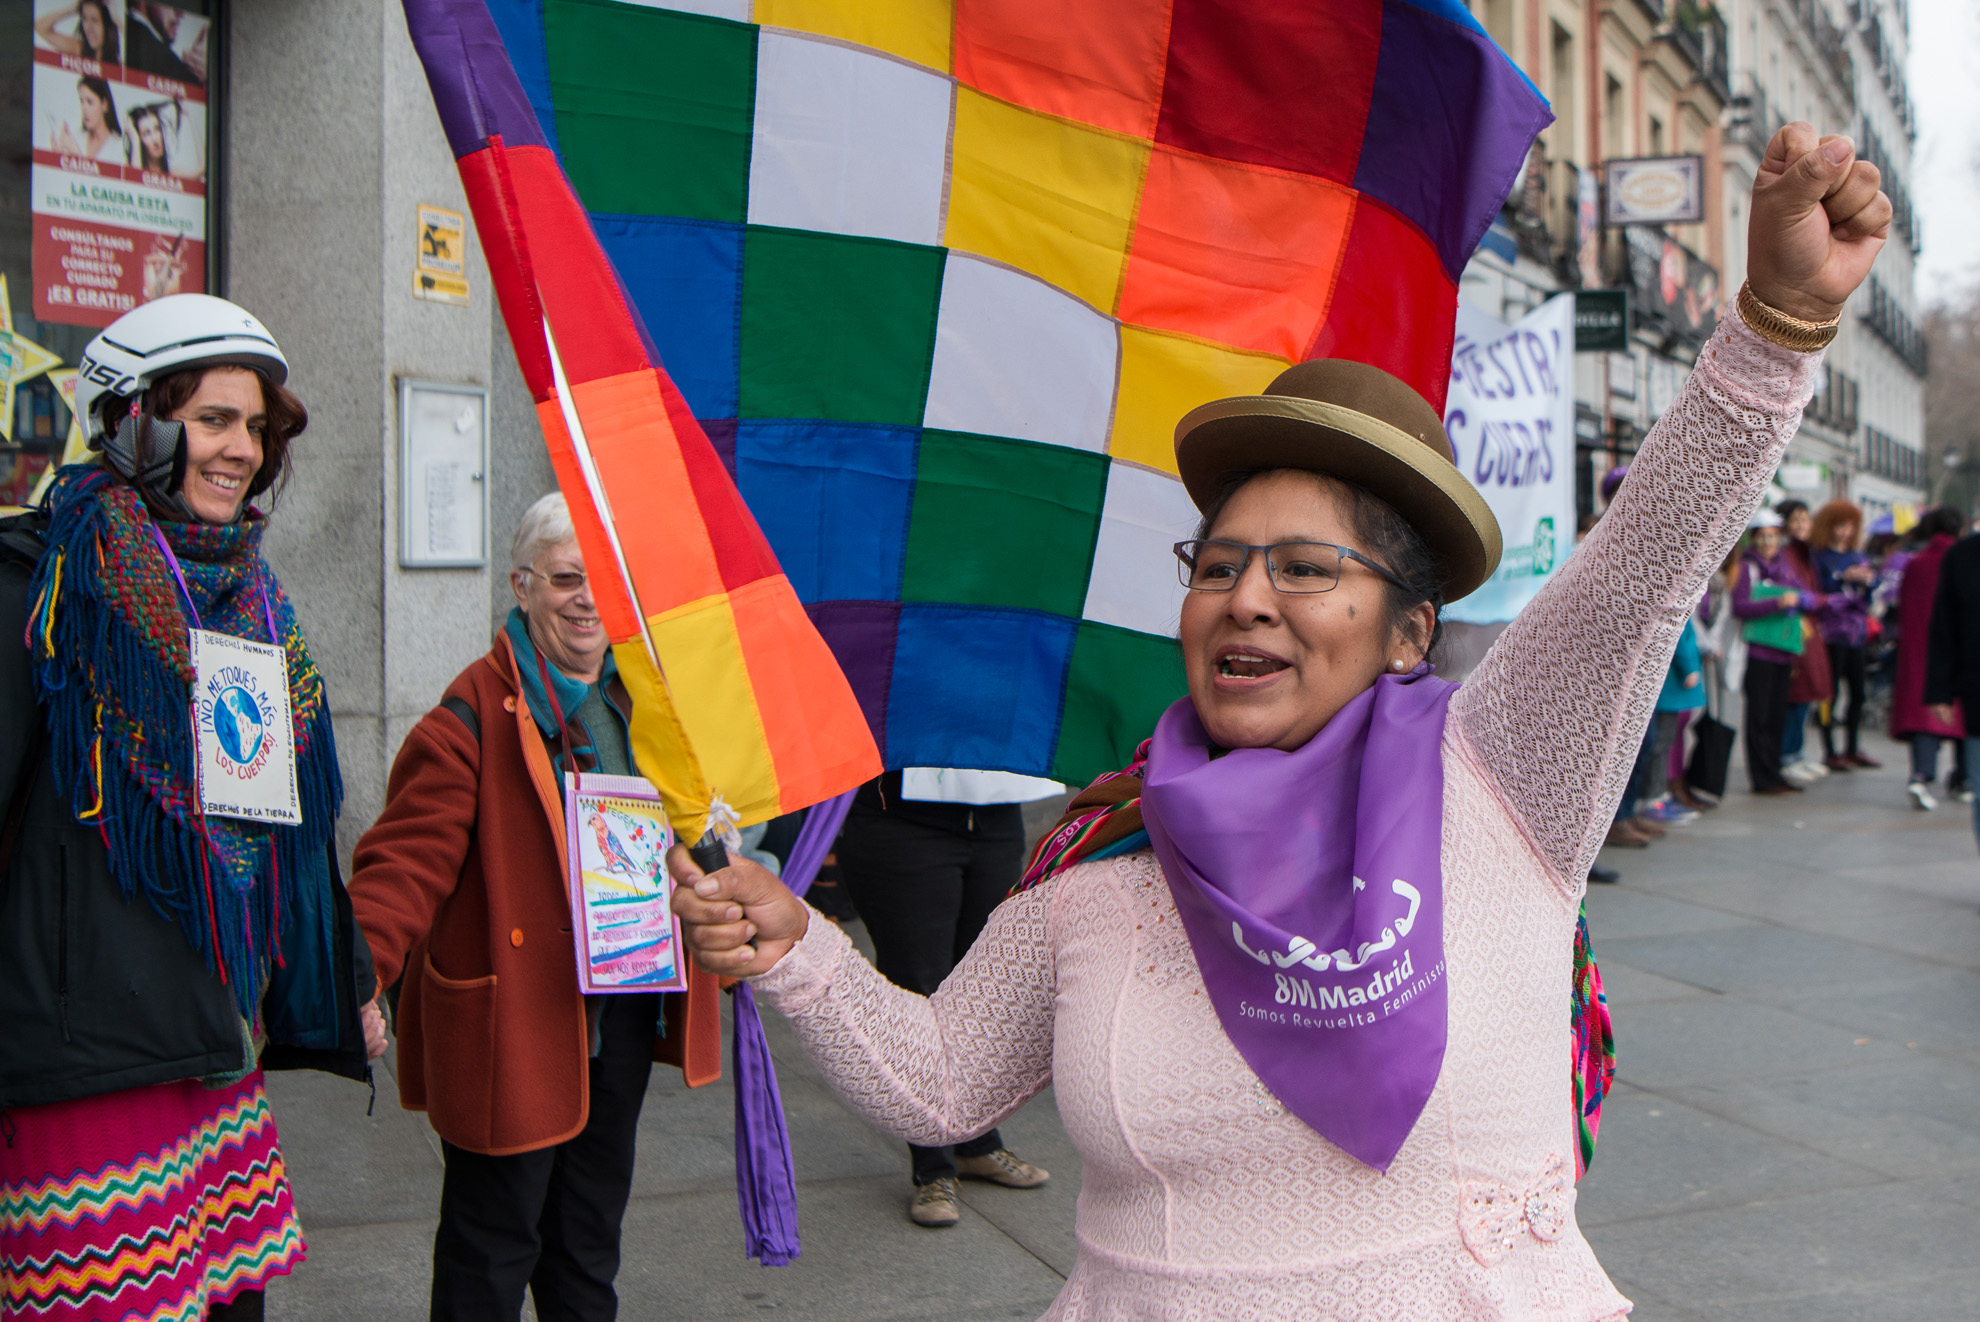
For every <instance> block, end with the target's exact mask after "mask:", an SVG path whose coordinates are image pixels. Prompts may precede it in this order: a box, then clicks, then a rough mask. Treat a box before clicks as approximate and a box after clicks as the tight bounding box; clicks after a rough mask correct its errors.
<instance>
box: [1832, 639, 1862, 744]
mask: <svg viewBox="0 0 1980 1322" xmlns="http://www.w3.org/2000/svg"><path fill="white" fill-rule="evenodd" d="M1829 669H1830V670H1833V671H1834V672H1835V675H1836V694H1835V697H1834V698H1833V699H1832V700H1831V701H1830V703H1829V715H1828V717H1827V719H1825V720H1824V721H1822V752H1823V753H1824V754H1825V755H1826V756H1828V757H1834V756H1835V755H1836V736H1835V732H1834V731H1835V726H1836V723H1837V720H1838V717H1839V716H1840V719H1841V723H1842V727H1843V730H1844V733H1845V734H1846V735H1847V737H1848V739H1849V743H1848V745H1847V746H1846V747H1845V748H1844V750H1843V751H1844V752H1847V753H1854V752H1856V751H1857V745H1856V735H1857V730H1858V729H1859V728H1860V727H1861V726H1862V724H1863V687H1864V667H1863V649H1862V648H1860V647H1851V646H1850V645H1849V644H1848V643H1830V644H1829ZM1845 688H1847V689H1848V690H1849V711H1848V713H1847V714H1841V713H1838V711H1837V710H1836V709H1837V708H1838V707H1840V706H1841V705H1842V695H1843V690H1844V689H1845Z"/></svg>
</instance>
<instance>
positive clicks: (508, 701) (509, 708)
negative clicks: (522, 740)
mask: <svg viewBox="0 0 1980 1322" xmlns="http://www.w3.org/2000/svg"><path fill="white" fill-rule="evenodd" d="M502 710H503V711H505V712H508V713H509V714H510V715H512V716H513V715H514V714H515V711H516V700H515V699H514V698H513V697H508V698H504V699H502Z"/></svg>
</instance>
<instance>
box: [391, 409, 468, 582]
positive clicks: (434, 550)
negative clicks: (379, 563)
mask: <svg viewBox="0 0 1980 1322" xmlns="http://www.w3.org/2000/svg"><path fill="white" fill-rule="evenodd" d="M487 563H488V392H487V390H485V389H483V388H482V387H480V386H454V385H445V384H442V383H440V382H436V381H400V382H399V564H400V566H401V567H402V568H406V569H479V568H481V567H482V566H483V565H485V564H487Z"/></svg>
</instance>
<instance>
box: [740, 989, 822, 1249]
mask: <svg viewBox="0 0 1980 1322" xmlns="http://www.w3.org/2000/svg"><path fill="white" fill-rule="evenodd" d="M729 1012H730V1014H731V1015H732V1016H733V1023H734V1037H733V1040H732V1048H731V1049H732V1051H733V1053H734V1055H735V1066H736V1084H735V1087H736V1202H737V1204H738V1206H739V1208H740V1210H741V1212H742V1223H743V1253H744V1254H745V1255H746V1256H748V1257H752V1258H755V1259H756V1260H757V1261H758V1262H761V1263H762V1264H763V1265H764V1266H766V1267H788V1266H789V1265H790V1264H791V1260H792V1259H794V1258H796V1257H797V1256H798V1255H799V1254H800V1253H802V1252H803V1251H804V1250H803V1249H802V1248H801V1247H800V1246H799V1244H798V1228H797V1174H796V1172H795V1171H794V1170H793V1168H792V1158H791V1131H790V1128H789V1127H788V1126H787V1125H786V1124H785V1123H784V1096H783V1094H782V1093H781V1092H779V1091H778V1090H777V1068H776V1066H775V1065H774V1064H772V1063H771V1060H770V1043H769V1042H768V1041H767V1040H765V1038H764V1036H763V1020H762V1019H761V1018H760V1017H758V1015H757V1013H756V994H755V993H754V992H752V991H751V990H750V989H749V984H748V983H746V982H739V983H737V984H736V995H735V1001H734V1003H733V1004H732V1005H731V1006H730V1007H729Z"/></svg>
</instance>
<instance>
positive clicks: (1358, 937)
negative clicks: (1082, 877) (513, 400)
mask: <svg viewBox="0 0 1980 1322" xmlns="http://www.w3.org/2000/svg"><path fill="white" fill-rule="evenodd" d="M1456 691H1457V685H1455V684H1452V683H1449V682H1447V681H1445V680H1441V679H1436V678H1434V677H1432V676H1430V675H1428V674H1419V675H1414V676H1409V677H1402V676H1396V675H1384V676H1382V677H1381V678H1380V679H1378V680H1377V681H1376V682H1375V685H1374V687H1373V688H1371V689H1369V690H1368V691H1367V692H1365V693H1362V694H1361V695H1360V696H1358V697H1356V698H1355V699H1354V700H1353V701H1352V702H1350V703H1348V705H1347V706H1345V707H1343V708H1342V709H1341V711H1340V713H1339V714H1338V715H1336V716H1335V717H1334V719H1333V720H1331V721H1329V722H1328V723H1327V725H1326V728H1325V729H1323V730H1321V731H1320V733H1319V734H1317V735H1315V736H1314V737H1313V738H1312V739H1311V740H1309V741H1307V743H1306V745H1305V746H1304V747H1302V748H1300V749H1298V750H1296V751H1294V752H1290V753H1285V752H1281V751H1279V750H1278V749H1274V748H1239V749H1234V750H1232V751H1230V752H1228V753H1225V754H1223V755H1222V756H1221V757H1217V758H1214V759H1213V758H1212V757H1211V755H1210V741H1209V737H1208V736H1207V735H1206V734H1205V733H1204V731H1203V725H1202V723H1201V722H1200V721H1198V720H1197V718H1196V709H1195V708H1194V707H1193V706H1191V705H1190V702H1189V699H1187V698H1184V699H1183V700H1182V701H1180V702H1178V703H1176V704H1175V705H1174V706H1173V707H1171V708H1169V710H1168V711H1167V712H1165V713H1164V714H1163V716H1162V720H1161V722H1160V724H1158V725H1157V726H1156V727H1155V739H1154V743H1153V746H1152V747H1151V748H1150V749H1149V754H1148V772H1147V779H1146V781H1145V782H1144V784H1145V788H1144V789H1143V791H1142V796H1141V815H1142V822H1143V824H1144V825H1145V826H1146V827H1147V828H1148V835H1149V838H1150V840H1151V841H1152V842H1153V844H1154V846H1155V854H1156V857H1157V858H1159V859H1160V860H1161V863H1162V871H1163V872H1164V874H1166V875H1167V877H1168V880H1169V889H1170V891H1171V892H1173V894H1174V895H1175V900H1176V910H1177V912H1178V913H1179V914H1180V915H1181V917H1182V923H1183V928H1184V930H1185V931H1187V932H1188V933H1189V944H1190V947H1191V949H1193V950H1194V951H1195V953H1196V963H1197V967H1198V968H1199V969H1201V970H1202V973H1203V983H1204V986H1205V987H1206V988H1208V990H1209V992H1210V1001H1211V1004H1213V1005H1215V1006H1216V1007H1217V1017H1218V1019H1219V1020H1220V1021H1222V1023H1223V1026H1224V1032H1225V1033H1226V1034H1228V1035H1229V1036H1230V1039H1231V1042H1232V1044H1233V1045H1234V1046H1236V1047H1237V1049H1238V1053H1239V1054H1240V1055H1242V1056H1243V1057H1244V1059H1245V1063H1246V1064H1248V1065H1250V1066H1251V1068H1252V1069H1253V1070H1254V1071H1255V1072H1256V1073H1257V1075H1258V1077H1259V1078H1260V1079H1262V1080H1263V1081H1264V1083H1265V1086H1266V1087H1268V1088H1270V1089H1271V1090H1272V1095H1273V1096H1275V1097H1277V1098H1278V1099H1279V1101H1280V1102H1281V1103H1283V1104H1284V1105H1285V1107H1286V1109H1287V1110H1289V1111H1291V1112H1292V1113H1293V1114H1294V1115H1296V1116H1298V1117H1299V1118H1300V1119H1301V1120H1303V1121H1305V1122H1306V1123H1307V1124H1308V1125H1310V1126H1311V1127H1312V1128H1313V1129H1314V1131H1315V1132H1316V1133H1318V1134H1319V1135H1320V1136H1321V1137H1322V1138H1325V1139H1327V1140H1328V1141H1329V1142H1331V1143H1333V1144H1334V1145H1335V1146H1337V1147H1339V1148H1340V1149H1342V1150H1343V1151H1344V1152H1346V1153H1347V1154H1348V1155H1349V1156H1352V1157H1354V1158H1356V1159H1357V1160H1359V1161H1363V1162H1366V1163H1367V1164H1368V1165H1370V1166H1373V1167H1375V1168H1376V1169H1377V1170H1383V1171H1386V1170H1387V1169H1388V1167H1389V1163H1390V1162H1391V1161H1393V1160H1394V1159H1395V1155H1396V1152H1397V1150H1398V1149H1399V1148H1401V1147H1402V1145H1403V1140H1404V1139H1405V1138H1407V1137H1409V1131H1410V1130H1411V1129H1412V1128H1414V1127H1415V1125H1416V1118H1417V1116H1419V1115H1420V1114H1422V1112H1423V1107H1424V1104H1425V1103H1426V1102H1428V1101H1429V1100H1430V1090H1431V1089H1432V1088H1433V1087H1435V1086H1436V1083H1437V1073H1438V1071H1439V1070H1441V1069H1442V1068H1443V1063H1444V1040H1445V1034H1446V1031H1447V1029H1448V1018H1449V1016H1448V1002H1449V997H1448V994H1447V986H1446V980H1445V977H1444V874H1443V863H1442V857H1441V851H1442V847H1443V825H1444V762H1443V754H1442V750H1441V744H1442V742H1443V736H1444V717H1445V713H1446V710H1447V709H1448V708H1449V706H1450V701H1451V695H1452V694H1453V693H1455V692H1456Z"/></svg>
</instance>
